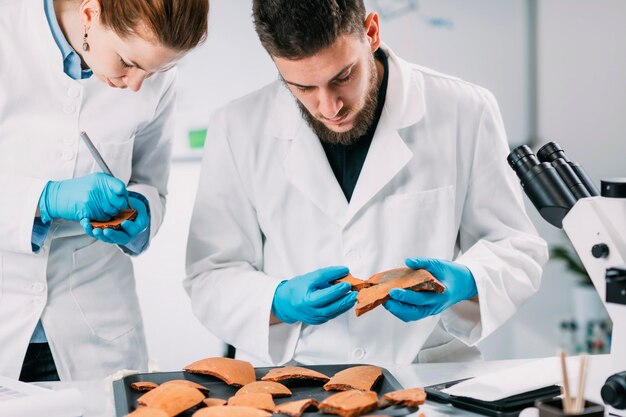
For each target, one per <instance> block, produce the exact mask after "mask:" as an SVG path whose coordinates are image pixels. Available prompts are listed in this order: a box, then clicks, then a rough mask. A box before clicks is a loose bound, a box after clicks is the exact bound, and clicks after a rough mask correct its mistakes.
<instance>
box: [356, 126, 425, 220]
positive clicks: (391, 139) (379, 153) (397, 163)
mask: <svg viewBox="0 0 626 417" xmlns="http://www.w3.org/2000/svg"><path fill="white" fill-rule="evenodd" d="M411 158H413V152H411V150H410V149H409V147H408V146H407V145H406V144H405V143H404V141H403V140H402V138H401V137H400V135H399V134H398V132H397V131H395V130H393V129H384V130H383V131H379V130H378V129H377V133H376V134H375V135H374V139H373V140H372V144H371V145H370V149H369V151H368V153H367V158H366V159H365V163H364V164H363V168H362V170H361V173H360V174H359V180H358V181H357V184H356V187H355V189H354V194H353V195H352V199H351V200H350V205H349V207H348V213H347V215H346V218H345V222H346V223H348V222H349V221H350V220H351V219H352V218H353V217H354V216H355V215H356V214H357V213H358V211H359V210H360V209H362V208H363V207H364V206H365V205H366V204H367V203H368V202H369V201H370V200H371V199H372V198H373V197H374V196H375V195H376V194H377V193H378V192H379V191H380V190H381V189H382V188H383V187H384V186H385V185H387V184H388V183H389V182H390V181H391V180H392V178H393V177H395V176H396V174H397V173H398V172H399V171H400V170H401V169H402V168H403V167H404V166H405V165H406V164H407V163H408V162H409V161H410V160H411Z"/></svg>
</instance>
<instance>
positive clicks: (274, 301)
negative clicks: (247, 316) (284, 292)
mask: <svg viewBox="0 0 626 417" xmlns="http://www.w3.org/2000/svg"><path fill="white" fill-rule="evenodd" d="M286 282H287V280H285V281H283V282H281V283H280V284H278V287H276V291H275V292H274V298H273V299H272V314H273V315H275V316H276V318H278V319H279V320H280V321H282V322H283V323H287V324H293V323H295V322H296V321H297V320H294V319H292V318H291V317H288V316H284V315H283V314H282V313H281V312H280V311H279V310H280V307H278V308H277V306H276V305H277V304H280V300H281V297H280V295H279V294H278V292H279V291H280V288H281V287H282V286H283V285H285V283H286Z"/></svg>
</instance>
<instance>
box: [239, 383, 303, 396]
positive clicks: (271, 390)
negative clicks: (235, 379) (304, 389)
mask: <svg viewBox="0 0 626 417" xmlns="http://www.w3.org/2000/svg"><path fill="white" fill-rule="evenodd" d="M259 392H261V393H266V394H271V395H272V397H274V398H280V397H290V396H291V390H290V389H289V388H287V387H286V386H284V385H283V384H280V383H278V382H274V381H254V382H250V383H249V384H246V385H244V386H243V387H241V388H239V391H237V392H236V393H235V395H241V394H253V393H259Z"/></svg>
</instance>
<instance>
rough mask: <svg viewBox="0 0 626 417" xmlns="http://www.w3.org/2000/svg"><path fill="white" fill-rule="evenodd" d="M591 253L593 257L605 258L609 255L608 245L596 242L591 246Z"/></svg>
mask: <svg viewBox="0 0 626 417" xmlns="http://www.w3.org/2000/svg"><path fill="white" fill-rule="evenodd" d="M591 254H592V255H593V257H594V258H598V259H600V258H606V257H608V256H609V247H608V245H607V244H606V243H598V244H597V245H593V247H592V248H591Z"/></svg>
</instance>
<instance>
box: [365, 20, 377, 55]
mask: <svg viewBox="0 0 626 417" xmlns="http://www.w3.org/2000/svg"><path fill="white" fill-rule="evenodd" d="M365 35H366V36H367V41H368V42H369V44H370V48H371V49H372V52H375V51H376V50H377V49H378V47H379V46H380V22H379V20H378V13H376V12H372V13H370V14H368V15H367V18H365Z"/></svg>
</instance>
